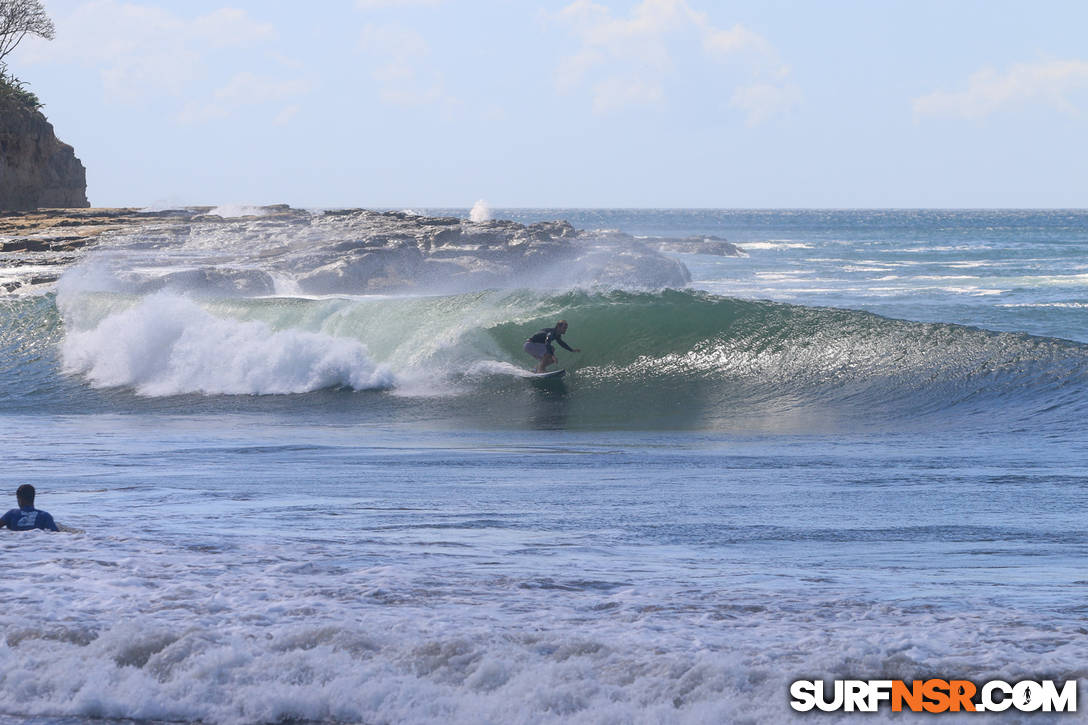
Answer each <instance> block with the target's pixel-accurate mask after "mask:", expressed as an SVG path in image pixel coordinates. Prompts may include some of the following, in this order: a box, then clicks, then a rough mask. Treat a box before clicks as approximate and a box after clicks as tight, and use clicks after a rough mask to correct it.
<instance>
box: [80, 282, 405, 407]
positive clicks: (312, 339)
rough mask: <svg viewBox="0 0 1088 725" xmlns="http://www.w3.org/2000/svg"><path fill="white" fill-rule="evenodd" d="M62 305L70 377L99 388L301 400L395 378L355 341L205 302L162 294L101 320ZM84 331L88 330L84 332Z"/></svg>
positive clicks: (383, 383)
mask: <svg viewBox="0 0 1088 725" xmlns="http://www.w3.org/2000/svg"><path fill="white" fill-rule="evenodd" d="M80 304H81V300H80V298H79V297H78V296H74V297H70V296H66V297H64V298H62V299H61V300H60V308H61V312H62V314H63V315H64V316H65V320H66V324H68V330H67V333H66V337H65V340H64V343H63V345H62V357H63V362H64V368H65V371H66V372H68V373H71V374H78V375H82V376H84V377H85V378H86V379H87V380H88V381H89V382H90V383H91V384H92V385H95V386H96V387H116V386H124V387H131V388H134V389H135V390H136V391H137V392H138V393H139V394H141V395H147V396H163V395H177V394H182V393H205V394H282V393H302V392H308V391H313V390H320V389H322V388H328V387H335V386H349V387H352V388H354V389H356V390H364V389H371V388H388V387H391V386H392V385H393V384H394V377H393V374H392V373H391V372H390V371H389V370H388V369H386V368H385V367H383V366H381V365H378V364H376V363H375V362H374V361H373V360H372V359H371V358H370V356H369V355H368V353H367V350H366V347H365V346H364V345H363V344H362V343H361V342H358V341H356V340H351V339H345V338H338V337H333V336H330V335H326V334H320V333H314V332H307V331H303V330H273V329H272V328H271V327H270V326H269V325H267V324H265V323H263V322H259V321H246V320H238V319H232V318H229V317H217V316H215V315H213V314H211V313H210V312H208V311H207V310H205V309H204V308H202V307H201V306H200V305H198V304H197V303H196V302H194V301H192V300H189V299H186V298H184V297H180V296H177V295H174V294H168V293H159V294H155V295H152V296H150V297H146V298H143V299H140V300H138V301H137V302H136V303H135V304H133V305H132V306H131V307H127V308H123V309H121V310H115V311H110V312H109V313H107V314H106V315H105V316H104V317H103V318H102V319H100V320H93V319H87V316H86V315H80V314H77V313H76V312H75V308H76V306H78V305H80ZM84 325H85V326H84Z"/></svg>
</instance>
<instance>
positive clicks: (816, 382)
mask: <svg viewBox="0 0 1088 725" xmlns="http://www.w3.org/2000/svg"><path fill="white" fill-rule="evenodd" d="M5 304H7V305H8V306H9V307H12V306H13V305H14V306H19V307H20V309H19V310H13V311H12V314H10V315H6V316H5V321H4V323H3V327H2V328H0V354H2V355H3V361H2V363H0V364H2V365H3V369H5V370H7V371H9V374H12V373H14V374H15V375H17V376H18V377H19V378H20V379H22V381H23V383H24V384H20V385H19V386H18V389H14V388H13V387H12V385H10V384H9V385H8V386H7V388H5V389H6V390H7V392H8V394H9V396H10V395H19V396H24V397H25V396H33V395H34V390H35V389H40V388H41V387H42V386H45V387H48V383H49V380H50V378H51V377H52V378H62V379H64V380H66V381H67V384H68V385H69V386H76V387H79V388H80V389H81V390H87V389H88V388H89V389H91V390H118V389H119V390H127V391H129V392H130V393H132V394H134V395H136V396H142V397H144V398H163V397H169V396H178V395H187V394H189V395H199V396H204V397H208V396H222V395H266V396H267V395H281V396H282V395H285V394H302V393H315V392H318V391H324V390H330V389H331V390H337V389H347V390H353V391H363V390H377V391H385V392H386V395H385V400H386V403H380V402H377V401H375V400H372V399H368V401H369V402H368V405H370V406H372V407H374V408H375V409H376V408H377V407H380V406H381V405H383V404H388V405H394V404H395V403H393V402H389V401H396V400H399V401H401V403H404V402H405V401H409V400H411V401H415V402H416V403H421V404H423V405H424V408H425V407H426V405H427V403H428V402H430V403H434V405H435V406H440V405H446V410H447V413H449V415H450V416H452V417H453V418H457V417H462V418H469V419H473V420H475V422H480V421H481V420H482V421H485V422H490V423H493V424H497V425H502V424H504V421H505V422H507V423H509V424H511V425H521V424H524V423H525V421H524V420H523V418H524V414H526V411H527V410H529V409H530V408H533V407H534V406H536V409H537V410H538V411H539V409H540V408H541V406H549V405H550V406H551V408H549V410H550V411H551V413H549V415H551V414H552V413H555V414H556V415H557V416H558V418H557V419H556V420H555V421H553V422H554V423H555V424H557V425H588V426H600V427H610V426H621V427H627V426H638V427H649V428H653V427H657V426H666V427H673V426H682V427H705V428H723V427H724V428H748V427H752V428H759V429H766V428H768V427H770V428H775V429H800V430H813V429H815V430H829V429H836V428H842V427H847V428H848V427H851V426H852V425H869V424H872V423H873V422H874V421H886V422H887V421H898V422H899V423H902V422H904V421H921V420H922V419H924V418H926V417H931V416H933V415H943V416H949V415H952V414H955V415H957V416H959V417H960V418H963V417H972V416H973V417H975V418H977V419H978V420H979V421H983V422H985V421H988V420H991V419H992V418H993V416H995V415H997V416H1001V417H1003V418H1004V419H1006V420H1011V419H1016V418H1030V417H1033V416H1034V417H1038V416H1044V417H1048V418H1051V419H1054V418H1056V419H1061V420H1074V419H1076V418H1077V417H1079V416H1080V415H1082V414H1083V412H1084V410H1083V409H1084V404H1083V403H1082V402H1081V401H1082V399H1083V397H1084V396H1083V393H1084V391H1085V387H1086V385H1085V383H1086V382H1088V377H1086V370H1088V366H1086V363H1088V346H1085V345H1083V344H1080V343H1076V342H1071V341H1066V340H1060V339H1056V338H1046V337H1035V336H1030V335H1026V334H1015V333H998V332H990V331H987V330H981V329H977V328H970V327H964V326H959V325H952V324H927V323H916V322H907V321H902V320H894V319H889V318H884V317H880V316H878V315H874V314H870V313H866V312H858V311H853V310H842V309H831V308H811V307H802V306H796V305H788V304H781V303H774V302H767V301H754V300H740V299H733V298H728V297H719V296H715V295H711V294H707V293H702V292H695V291H688V290H665V291H660V292H622V291H611V292H590V291H570V292H565V293H562V294H552V295H549V294H544V293H540V292H537V291H530V290H514V291H498V290H491V291H484V292H477V293H472V294H463V295H453V296H432V297H418V296H417V297H358V298H325V299H305V298H297V297H278V298H234V299H218V300H194V299H190V298H187V297H183V296H179V295H175V294H172V293H168V292H158V293H154V294H151V295H147V296H139V295H123V294H116V293H83V294H72V295H62V296H61V297H60V298H58V299H55V298H53V297H52V296H45V297H41V298H36V299H24V300H14V301H8V302H6V303H5ZM560 317H563V318H566V319H567V320H569V321H570V325H571V327H570V331H569V332H568V333H567V338H568V341H569V342H570V343H571V345H572V346H573V347H579V348H581V349H582V352H581V353H580V354H574V353H568V352H566V351H564V350H562V349H559V350H558V353H559V357H560V361H561V364H562V365H563V366H565V367H567V368H568V370H569V371H570V373H571V374H570V375H569V376H568V377H567V379H566V380H565V381H564V382H563V383H560V384H559V385H558V386H551V387H545V388H542V387H540V386H534V385H532V384H530V383H527V382H526V381H525V380H524V379H523V378H524V377H525V372H526V371H527V370H528V368H529V367H530V365H531V363H532V362H533V361H532V360H530V359H529V358H528V357H527V356H526V355H525V354H524V352H523V351H522V350H521V345H522V342H523V341H524V340H525V338H526V337H527V336H528V335H530V334H532V333H533V332H535V331H536V330H538V329H540V328H542V327H545V326H551V325H552V324H553V323H554V322H555V321H556V320H557V319H559V318H560ZM27 371H30V372H27ZM28 375H29V376H30V378H32V379H33V380H34V381H35V382H36V383H37V386H35V385H30V386H27V385H25V382H26V380H27V379H28V378H27V376H28ZM441 401H446V403H442V402H441ZM451 401H452V402H451ZM542 401H543V402H542ZM304 404H307V403H301V402H300V403H299V405H304ZM414 409H415V410H417V411H418V410H420V408H419V407H418V405H417V407H416V408H414ZM519 411H520V412H519ZM394 415H395V413H394ZM519 416H520V417H519ZM539 422H540V421H530V424H534V425H535V424H538V423H539ZM922 424H924V423H922Z"/></svg>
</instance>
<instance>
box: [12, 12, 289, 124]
mask: <svg viewBox="0 0 1088 725" xmlns="http://www.w3.org/2000/svg"><path fill="white" fill-rule="evenodd" d="M56 24H57V38H56V40H55V41H54V42H51V43H49V42H44V41H37V42H34V43H28V44H27V53H26V54H25V57H24V58H23V60H24V61H25V62H28V63H47V62H60V63H71V64H78V65H82V66H85V67H93V68H96V69H97V70H98V72H99V74H100V77H101V78H102V85H103V88H104V90H105V92H106V94H107V96H109V97H110V98H111V99H113V100H117V101H123V102H130V103H139V104H145V103H146V102H147V101H148V99H151V98H161V97H164V96H165V97H174V98H178V99H181V98H197V99H199V98H200V97H201V96H204V97H205V98H208V96H212V97H211V98H210V99H209V100H205V101H199V100H197V101H190V102H189V103H188V104H187V105H186V106H185V107H184V108H183V109H182V110H181V113H180V115H179V116H178V118H179V120H183V121H185V122H194V121H196V120H211V119H215V118H222V117H225V116H227V115H231V114H232V113H233V112H234V111H236V110H237V109H238V108H240V107H241V106H242V105H245V104H253V103H264V102H267V101H268V100H269V98H270V96H273V95H278V96H282V95H283V94H284V93H285V92H290V93H293V94H299V93H303V92H306V90H308V86H307V85H306V84H303V83H301V82H300V81H283V80H274V79H271V78H259V77H257V76H255V75H253V74H252V73H248V74H247V73H246V72H244V71H240V72H237V73H235V75H234V77H233V79H232V81H231V83H228V85H227V86H223V87H221V88H219V90H218V91H214V93H213V89H214V88H215V85H216V84H217V83H221V82H222V76H223V74H224V72H225V69H227V70H226V72H229V70H230V66H229V64H230V63H231V62H238V60H237V59H231V58H230V57H229V56H230V52H231V51H235V50H241V49H252V48H260V47H261V46H262V45H264V46H271V43H272V41H275V40H277V38H278V36H279V34H278V32H277V31H276V29H275V27H273V26H272V25H270V24H268V23H263V22H260V21H258V20H256V19H254V18H253V17H251V16H250V15H249V14H248V13H246V11H244V10H238V9H234V8H220V9H218V10H214V11H212V12H209V13H207V14H204V15H200V16H197V17H195V18H187V17H183V16H180V15H176V14H174V13H172V12H170V11H168V10H165V9H163V8H160V7H154V6H150V5H139V4H135V3H126V2H120V1H119V0H91V1H90V2H85V3H83V4H81V5H79V6H77V7H76V8H75V9H74V10H73V11H72V12H71V13H70V14H68V15H65V16H60V17H57V18H56ZM274 50H275V49H274V48H273V47H269V52H270V53H271V52H273V51H274ZM246 60H248V59H246ZM265 65H266V66H267V64H265ZM224 94H225V95H224Z"/></svg>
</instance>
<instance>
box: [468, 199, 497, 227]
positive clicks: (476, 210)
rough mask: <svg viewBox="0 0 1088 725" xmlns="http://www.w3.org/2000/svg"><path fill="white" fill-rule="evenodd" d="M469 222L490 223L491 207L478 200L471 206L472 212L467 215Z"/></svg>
mask: <svg viewBox="0 0 1088 725" xmlns="http://www.w3.org/2000/svg"><path fill="white" fill-rule="evenodd" d="M468 218H469V221H474V222H488V221H491V207H490V206H488V204H487V202H486V201H484V200H483V199H480V200H479V201H477V202H476V203H475V204H473V205H472V211H470V212H469V213H468Z"/></svg>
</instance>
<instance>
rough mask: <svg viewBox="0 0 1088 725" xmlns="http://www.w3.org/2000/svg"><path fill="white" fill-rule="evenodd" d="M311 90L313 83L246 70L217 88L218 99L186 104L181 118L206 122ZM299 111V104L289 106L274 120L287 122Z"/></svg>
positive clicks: (276, 102) (280, 122)
mask: <svg viewBox="0 0 1088 725" xmlns="http://www.w3.org/2000/svg"><path fill="white" fill-rule="evenodd" d="M309 92H310V84H309V83H308V82H306V81H300V80H279V79H275V78H270V77H267V76H258V75H255V74H253V73H250V72H248V71H243V72H241V73H236V74H235V75H234V77H232V78H231V79H230V81H228V82H227V84H226V85H224V86H222V87H220V88H217V89H216V90H215V93H214V94H213V95H214V100H212V101H210V102H206V103H190V104H188V105H186V107H185V108H184V109H182V112H181V114H180V115H179V116H178V120H179V121H181V122H182V123H202V122H205V121H211V120H215V119H220V118H227V117H229V116H232V115H234V114H235V113H237V112H238V111H239V110H240V109H242V108H244V107H248V106H263V105H269V104H279V103H281V102H284V101H286V100H287V99H289V98H292V97H294V96H299V95H303V94H306V93H309ZM292 109H294V110H292ZM297 112H298V107H297V106H288V107H287V108H284V109H282V110H280V111H279V112H278V113H277V115H276V116H274V117H273V119H272V122H273V123H275V124H277V125H283V124H285V123H287V122H288V121H290V120H291V118H292V117H293V116H294V115H295V114H296V113H297Z"/></svg>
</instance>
